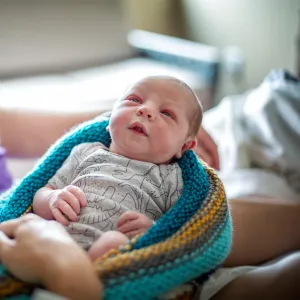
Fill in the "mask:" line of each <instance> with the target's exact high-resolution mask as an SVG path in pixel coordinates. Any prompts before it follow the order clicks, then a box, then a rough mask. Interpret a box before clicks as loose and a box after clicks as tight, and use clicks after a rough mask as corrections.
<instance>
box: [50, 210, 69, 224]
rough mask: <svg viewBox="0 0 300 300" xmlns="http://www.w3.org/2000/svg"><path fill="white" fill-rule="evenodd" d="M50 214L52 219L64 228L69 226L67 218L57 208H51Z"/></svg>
mask: <svg viewBox="0 0 300 300" xmlns="http://www.w3.org/2000/svg"><path fill="white" fill-rule="evenodd" d="M52 214H53V217H54V219H55V220H56V221H57V222H59V223H60V224H62V225H64V226H68V225H69V221H68V220H67V218H66V217H65V216H64V215H63V214H62V213H61V211H60V210H59V209H58V208H53V210H52Z"/></svg>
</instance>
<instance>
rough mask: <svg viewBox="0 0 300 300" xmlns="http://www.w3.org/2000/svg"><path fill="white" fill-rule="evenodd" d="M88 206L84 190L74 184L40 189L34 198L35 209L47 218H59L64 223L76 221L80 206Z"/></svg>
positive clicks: (48, 186)
mask: <svg viewBox="0 0 300 300" xmlns="http://www.w3.org/2000/svg"><path fill="white" fill-rule="evenodd" d="M84 206H86V198H85V195H84V193H83V191H82V190H81V189H80V188H78V187H76V186H73V185H68V186H66V187H64V188H63V189H55V188H54V187H52V186H51V185H49V184H48V185H46V186H45V187H43V188H41V189H39V190H38V191H37V192H36V194H35V196H34V198H33V211H34V213H36V214H37V215H39V216H40V217H42V218H44V219H46V220H54V219H55V220H57V221H58V222H59V223H61V224H63V225H68V224H69V221H73V222H76V221H77V217H78V215H79V213H80V208H81V207H84Z"/></svg>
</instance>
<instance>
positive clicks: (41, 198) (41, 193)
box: [33, 186, 57, 220]
mask: <svg viewBox="0 0 300 300" xmlns="http://www.w3.org/2000/svg"><path fill="white" fill-rule="evenodd" d="M56 191H57V190H54V189H52V188H50V187H47V186H46V187H43V188H41V189H39V190H38V191H37V192H36V194H35V196H34V198H33V211H34V213H35V214H37V215H39V216H40V217H42V218H44V219H46V220H53V219H54V217H53V214H52V212H51V210H50V206H49V200H50V198H51V197H52V196H53V194H54V193H55V192H56Z"/></svg>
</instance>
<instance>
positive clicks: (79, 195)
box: [65, 185, 87, 207]
mask: <svg viewBox="0 0 300 300" xmlns="http://www.w3.org/2000/svg"><path fill="white" fill-rule="evenodd" d="M65 189H66V190H67V191H69V192H70V193H72V194H73V195H74V196H75V197H76V198H77V199H78V201H79V203H80V207H85V206H86V205H87V201H86V197H85V194H84V192H83V191H82V190H81V189H80V188H79V187H77V186H75V185H68V186H67V187H65Z"/></svg>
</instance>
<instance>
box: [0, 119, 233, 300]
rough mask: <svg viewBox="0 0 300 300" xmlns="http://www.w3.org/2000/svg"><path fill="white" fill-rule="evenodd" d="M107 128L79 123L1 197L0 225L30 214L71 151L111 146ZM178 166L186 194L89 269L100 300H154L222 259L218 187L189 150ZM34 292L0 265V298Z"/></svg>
mask: <svg viewBox="0 0 300 300" xmlns="http://www.w3.org/2000/svg"><path fill="white" fill-rule="evenodd" d="M108 121H109V120H108V118H100V119H99V118H98V119H94V120H91V121H89V122H85V123H83V124H81V125H79V126H78V127H77V128H75V129H73V130H72V131H70V132H69V133H67V134H66V135H65V136H63V137H62V138H61V139H59V140H58V141H57V142H56V143H55V144H54V145H53V146H52V147H51V148H50V149H49V150H48V152H47V153H46V154H45V155H44V156H43V157H42V158H41V160H40V161H39V163H38V164H37V165H36V167H35V168H34V170H33V171H32V172H31V173H29V174H28V175H27V176H26V177H25V178H24V179H23V180H22V181H21V182H20V184H19V185H18V186H16V187H15V188H13V189H12V190H10V191H9V192H8V193H6V194H5V195H4V196H2V198H1V202H0V203H2V205H1V207H0V221H1V222H3V221H5V220H9V219H12V218H17V217H19V216H21V215H23V214H25V213H27V212H29V211H31V210H32V206H31V205H32V199H33V196H34V194H35V192H36V191H37V190H38V189H39V188H41V187H43V186H44V185H45V184H47V182H48V180H49V179H50V178H51V177H52V176H53V175H54V174H55V172H56V170H58V168H59V167H60V166H61V165H62V163H63V162H64V161H65V159H66V158H67V157H68V155H69V154H70V152H71V150H72V148H73V147H74V146H76V145H78V144H80V143H84V142H95V141H100V142H101V143H103V144H105V145H106V146H109V144H110V141H111V140H110V135H109V133H108V132H107V131H106V130H105V128H106V126H107V125H108ZM178 163H179V166H180V167H181V169H182V176H183V183H184V187H183V192H182V194H181V196H180V198H179V199H178V201H177V202H176V204H175V205H174V206H173V207H172V208H171V209H170V210H169V211H168V212H167V213H165V214H164V215H163V216H162V217H161V218H160V219H159V220H158V221H157V222H156V223H155V225H153V226H152V227H151V228H150V229H149V230H148V231H147V232H146V233H145V234H144V235H142V236H138V237H135V238H133V239H132V240H131V241H130V242H129V243H128V244H127V245H125V246H124V247H121V248H120V249H119V250H118V251H112V252H111V253H108V254H107V255H105V257H104V258H102V259H99V260H97V261H96V262H95V268H96V270H97V273H98V274H99V278H101V281H102V282H103V284H104V296H103V297H104V299H109V300H110V299H114V300H116V299H134V298H138V299H139V298H140V297H141V295H142V297H143V299H145V300H146V299H154V298H157V297H158V296H159V295H161V294H163V293H165V292H167V291H168V290H170V289H172V288H174V287H176V286H178V285H180V284H182V283H185V282H188V281H190V280H192V279H194V278H196V277H199V278H202V280H203V279H204V278H205V275H207V274H210V273H211V272H212V271H214V270H215V269H216V268H218V267H219V266H220V265H221V263H222V262H223V261H224V259H225V258H226V257H227V255H228V253H229V250H230V247H231V238H232V224H231V217H230V213H229V209H228V204H227V200H226V196H225V192H224V187H223V185H222V183H221V181H220V180H219V179H218V177H217V176H216V174H215V172H214V170H213V169H211V168H209V167H208V166H207V165H206V164H205V163H203V162H200V161H199V160H198V159H197V157H196V155H195V154H194V152H192V151H187V152H185V153H184V155H183V156H182V158H181V159H180V160H179V162H178ZM33 288H34V287H33V286H30V285H27V284H25V283H22V282H20V281H18V280H17V279H15V278H14V277H13V276H11V275H10V274H9V273H8V272H7V271H6V270H5V268H4V267H3V266H1V265H0V298H1V299H5V297H9V296H13V295H14V296H13V299H26V297H27V296H26V295H30V293H31V292H32V290H33ZM28 297H29V296H28ZM10 299H11V298H10Z"/></svg>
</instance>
